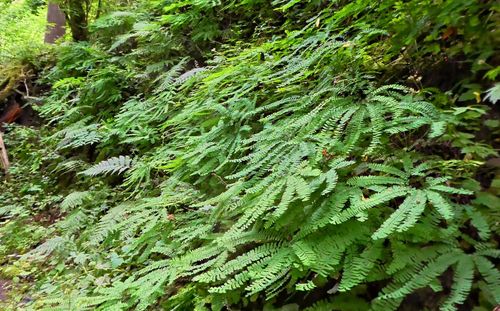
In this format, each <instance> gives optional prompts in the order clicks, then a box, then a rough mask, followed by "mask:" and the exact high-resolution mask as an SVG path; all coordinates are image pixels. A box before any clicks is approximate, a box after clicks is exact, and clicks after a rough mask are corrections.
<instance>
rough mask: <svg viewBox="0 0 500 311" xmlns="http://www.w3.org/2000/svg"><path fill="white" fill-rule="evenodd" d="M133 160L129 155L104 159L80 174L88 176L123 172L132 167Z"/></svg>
mask: <svg viewBox="0 0 500 311" xmlns="http://www.w3.org/2000/svg"><path fill="white" fill-rule="evenodd" d="M132 164H133V161H132V159H131V158H130V157H128V156H119V157H115V158H110V159H108V160H104V161H102V162H100V163H98V164H96V165H94V166H92V167H90V168H88V169H86V170H85V171H83V172H81V173H80V174H83V175H87V176H97V175H107V174H121V173H123V172H124V171H126V170H128V169H130V168H131V167H132Z"/></svg>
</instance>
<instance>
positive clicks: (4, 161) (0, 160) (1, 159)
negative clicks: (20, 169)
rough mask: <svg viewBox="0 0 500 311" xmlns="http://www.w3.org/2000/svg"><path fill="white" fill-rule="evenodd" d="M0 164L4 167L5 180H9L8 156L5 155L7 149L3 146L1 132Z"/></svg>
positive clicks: (0, 134)
mask: <svg viewBox="0 0 500 311" xmlns="http://www.w3.org/2000/svg"><path fill="white" fill-rule="evenodd" d="M0 166H1V167H2V168H3V169H4V171H5V177H6V178H7V180H9V179H10V174H9V168H10V164H9V158H8V157H7V149H6V148H5V144H4V143H3V137H2V133H1V132H0Z"/></svg>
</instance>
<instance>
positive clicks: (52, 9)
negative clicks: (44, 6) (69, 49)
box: [45, 2, 66, 44]
mask: <svg viewBox="0 0 500 311" xmlns="http://www.w3.org/2000/svg"><path fill="white" fill-rule="evenodd" d="M65 33H66V18H65V16H64V13H63V11H62V10H61V8H60V7H59V5H58V4H57V3H53V2H50V3H49V7H48V10H47V31H46V32H45V43H49V44H53V43H54V42H56V40H57V39H59V38H61V37H62V36H64V34H65Z"/></svg>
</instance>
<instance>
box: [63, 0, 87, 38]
mask: <svg viewBox="0 0 500 311" xmlns="http://www.w3.org/2000/svg"><path fill="white" fill-rule="evenodd" d="M84 2H85V1H81V0H68V6H67V12H66V16H67V17H68V22H69V27H70V28H71V33H72V36H73V40H75V41H87V37H88V32H87V13H86V12H85V8H84V6H83V4H84Z"/></svg>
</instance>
